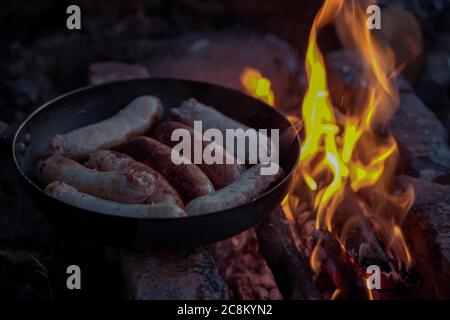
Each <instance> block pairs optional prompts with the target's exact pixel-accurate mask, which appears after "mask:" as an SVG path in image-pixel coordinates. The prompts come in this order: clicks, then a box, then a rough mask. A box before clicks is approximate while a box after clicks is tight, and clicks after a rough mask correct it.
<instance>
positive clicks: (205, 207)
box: [186, 163, 284, 216]
mask: <svg viewBox="0 0 450 320" xmlns="http://www.w3.org/2000/svg"><path fill="white" fill-rule="evenodd" d="M263 165H264V164H257V165H255V166H253V167H251V168H250V169H248V170H247V171H246V172H244V173H243V174H242V175H241V176H240V177H239V179H237V180H236V181H235V182H233V183H232V184H230V185H228V186H227V187H225V188H223V189H220V190H218V191H216V192H213V193H211V194H209V195H206V196H202V197H199V198H197V199H194V200H192V201H191V202H189V203H188V204H187V206H186V212H187V214H188V215H189V216H195V215H201V214H205V213H209V212H215V211H220V210H225V209H229V208H232V207H236V206H240V205H242V204H245V203H247V202H249V201H251V200H253V199H254V198H256V197H257V196H259V195H261V194H262V193H263V192H264V191H265V190H266V189H267V188H268V187H269V186H270V185H271V184H272V183H274V182H276V181H278V180H280V179H281V178H282V177H283V176H284V173H283V170H282V169H281V167H278V165H276V164H275V163H272V165H275V166H277V167H278V170H277V173H276V174H274V175H261V173H260V169H261V167H262V166H263Z"/></svg>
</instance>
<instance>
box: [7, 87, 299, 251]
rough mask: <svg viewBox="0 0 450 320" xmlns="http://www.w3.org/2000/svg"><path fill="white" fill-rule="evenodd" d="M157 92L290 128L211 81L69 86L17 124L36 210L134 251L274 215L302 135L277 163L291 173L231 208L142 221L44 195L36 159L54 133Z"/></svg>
mask: <svg viewBox="0 0 450 320" xmlns="http://www.w3.org/2000/svg"><path fill="white" fill-rule="evenodd" d="M144 94H145V95H154V96H157V97H159V98H160V99H161V101H162V103H163V105H164V106H165V115H164V116H165V118H167V117H168V114H169V109H170V108H172V107H177V106H179V105H180V103H181V102H182V101H183V100H185V99H188V98H190V97H194V98H196V99H198V100H199V101H201V102H203V103H205V104H207V105H210V106H213V107H215V108H217V109H218V110H219V111H220V112H222V113H224V114H226V115H228V116H230V117H232V118H234V119H236V120H238V121H240V122H242V123H244V124H246V125H248V126H250V127H253V128H255V129H260V128H265V129H272V128H273V129H280V132H283V131H284V130H286V129H288V128H289V127H290V124H289V122H288V120H286V118H284V117H283V116H282V115H281V114H280V113H279V112H277V111H276V110H275V109H274V108H271V107H269V106H268V105H266V104H264V103H263V102H260V101H259V100H257V99H254V98H251V97H249V96H247V95H245V94H242V93H240V92H237V91H234V90H231V89H227V88H224V87H220V86H217V85H212V84H208V83H202V82H196V81H187V80H173V79H139V80H129V81H120V82H114V83H108V84H105V85H100V86H92V87H87V88H82V89H79V90H75V91H72V92H70V93H67V94H65V95H63V96H61V97H58V98H56V99H54V100H52V101H50V102H48V103H46V104H45V105H43V106H42V107H40V108H39V109H38V110H36V111H35V112H34V113H33V114H32V115H30V116H29V117H28V119H26V120H25V122H24V123H23V124H22V125H21V126H20V128H19V129H18V131H17V133H16V135H15V137H14V141H13V156H14V161H15V164H16V166H17V169H18V171H19V173H20V177H21V180H22V181H23V182H24V185H25V187H26V188H27V189H28V190H29V191H30V193H31V196H32V199H33V201H34V202H35V204H36V205H37V206H38V208H39V209H40V210H41V211H42V212H43V213H45V214H46V215H47V216H48V217H49V220H50V222H51V223H52V224H53V225H54V226H55V227H57V228H59V231H63V233H66V234H71V235H74V236H76V237H82V238H83V240H95V241H100V242H101V243H104V244H109V245H114V246H119V247H123V248H126V249H133V250H138V251H139V250H148V249H153V250H155V249H161V250H170V249H187V248H192V247H195V246H198V245H203V244H208V243H212V242H215V241H219V240H222V239H225V238H228V237H231V236H233V235H235V234H237V233H240V232H242V231H243V230H245V229H248V228H250V227H252V226H253V225H255V224H256V223H258V222H259V221H260V220H262V219H263V218H265V217H266V216H267V215H269V214H270V213H271V212H272V211H273V210H274V209H275V208H276V207H277V206H278V205H279V204H280V202H281V201H282V199H283V198H284V197H285V195H286V193H287V191H288V187H289V184H290V182H291V181H292V177H293V174H294V171H295V167H296V164H297V159H298V155H299V152H300V147H299V141H298V139H297V138H296V137H295V138H293V139H290V140H289V139H288V140H286V139H285V140H283V143H282V144H281V146H280V165H281V167H282V168H283V169H284V171H285V173H286V177H285V178H284V179H283V180H282V181H281V182H279V183H278V184H277V185H276V186H274V187H273V188H271V189H270V190H268V191H267V192H266V193H264V194H263V195H262V196H260V197H258V198H257V199H255V200H253V201H251V202H249V203H247V204H245V205H242V206H237V207H234V208H231V209H228V210H223V211H220V212H214V213H210V214H205V215H200V216H193V217H183V218H177V219H137V218H127V217H117V216H109V215H105V214H100V213H96V212H91V211H87V210H83V209H80V208H77V207H74V206H70V205H67V204H65V203H63V202H60V201H58V200H56V199H54V198H52V197H50V196H48V195H47V194H45V193H44V191H43V189H42V185H41V184H40V183H39V182H38V181H37V179H36V176H35V167H36V163H37V160H38V159H39V157H41V156H42V155H43V154H45V152H46V148H47V146H48V144H49V141H50V139H51V138H52V137H53V136H54V135H55V134H57V133H65V132H68V131H71V130H73V129H76V128H79V127H82V126H85V125H87V124H91V123H94V122H97V121H100V120H103V119H105V118H108V117H110V116H112V115H114V114H116V113H117V112H118V110H119V109H122V108H124V107H125V106H126V105H127V103H128V102H130V101H131V100H132V99H133V98H135V97H136V96H139V95H144Z"/></svg>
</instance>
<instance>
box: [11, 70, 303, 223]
mask: <svg viewBox="0 0 450 320" xmlns="http://www.w3.org/2000/svg"><path fill="white" fill-rule="evenodd" d="M139 81H168V82H169V81H179V82H186V83H196V84H198V85H208V86H215V87H218V88H220V89H221V90H228V91H231V92H233V93H234V94H238V95H243V96H246V97H248V98H250V99H254V100H257V101H258V102H259V103H262V104H264V105H266V106H267V107H268V108H271V110H272V111H274V112H275V113H277V114H278V115H279V116H280V117H282V118H283V119H284V120H285V121H286V122H287V123H288V124H289V128H292V129H294V132H296V134H295V139H294V140H295V141H296V149H298V151H299V154H300V148H301V143H300V137H299V135H298V133H297V131H296V130H295V128H294V127H293V126H292V124H291V123H290V121H289V120H288V119H287V118H286V117H285V116H284V115H283V114H282V113H281V112H280V111H279V110H278V109H277V108H274V107H272V106H270V105H268V104H267V103H265V102H264V101H261V100H258V99H256V98H254V97H252V96H250V95H247V94H245V93H243V92H240V91H238V90H235V89H231V88H228V87H225V86H222V85H219V84H215V83H210V82H205V81H198V80H191V79H184V78H164V77H155V78H144V79H140V78H135V79H125V80H117V81H110V82H107V83H102V84H95V85H88V86H84V87H81V88H77V89H74V90H72V91H69V92H66V93H63V94H61V95H59V96H57V97H55V98H53V99H51V100H49V101H47V102H45V103H44V104H42V105H41V106H40V107H38V108H37V109H36V110H34V111H33V112H32V113H31V114H30V115H29V116H28V117H27V118H26V119H25V120H24V121H23V122H22V123H21V124H20V126H19V128H18V129H17V131H16V133H15V134H14V139H13V143H12V155H13V160H14V165H15V166H16V169H17V170H18V171H19V173H20V175H21V176H22V178H24V179H25V180H26V182H27V183H28V184H30V185H31V186H33V188H34V189H36V190H37V191H38V192H40V193H41V194H42V195H43V196H44V197H48V198H50V199H52V200H53V201H57V202H59V203H61V204H64V205H68V206H70V207H73V208H75V209H78V210H83V211H85V212H89V213H93V214H98V215H102V216H105V217H110V218H116V219H124V220H127V221H146V222H147V221H150V222H155V221H157V222H160V221H161V222H164V221H176V220H178V221H180V220H186V219H190V220H194V219H202V218H207V217H210V216H212V215H221V214H226V213H227V212H229V211H230V210H235V209H237V208H240V207H243V206H248V205H250V204H254V203H256V202H258V200H260V199H261V198H264V197H266V196H267V195H269V194H270V193H271V192H272V191H274V190H275V189H277V188H279V187H280V186H281V185H283V184H285V183H287V182H289V180H291V179H292V178H293V175H294V174H295V172H296V170H297V168H298V162H299V161H295V163H294V165H293V166H292V168H290V170H289V172H288V173H287V174H286V175H285V176H284V177H283V179H281V180H280V181H279V182H278V183H276V184H275V185H273V186H272V187H271V188H270V189H268V190H266V191H265V192H264V193H262V194H261V195H259V196H258V197H256V198H254V199H252V200H250V201H248V202H246V203H244V204H241V205H236V206H233V207H230V208H227V209H223V210H219V211H212V212H208V213H205V214H200V215H193V216H182V217H172V218H143V217H127V216H121V215H112V214H107V213H102V212H98V211H92V210H89V209H84V208H81V207H78V206H75V205H72V204H68V203H66V202H64V201H62V200H59V199H57V198H54V197H52V196H51V195H49V194H47V193H46V192H45V191H44V190H43V189H42V188H41V187H39V186H38V185H37V184H36V183H34V182H33V181H32V180H31V179H30V178H29V177H28V175H27V174H25V172H24V171H23V170H22V168H21V166H20V165H19V161H18V159H17V155H16V149H17V147H16V143H17V139H18V137H19V135H20V134H21V132H22V130H23V128H24V127H25V126H26V125H27V124H28V123H29V122H30V121H31V120H32V119H33V117H35V116H36V115H37V114H38V113H40V112H41V111H42V110H44V109H45V108H47V107H49V106H50V105H52V104H54V103H55V102H57V101H59V100H62V99H65V98H67V97H69V96H72V95H75V94H77V93H79V92H82V91H86V90H91V89H96V88H98V87H103V86H108V85H114V84H121V83H130V82H139ZM294 140H293V141H294Z"/></svg>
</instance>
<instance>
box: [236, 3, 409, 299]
mask: <svg viewBox="0 0 450 320" xmlns="http://www.w3.org/2000/svg"><path fill="white" fill-rule="evenodd" d="M366 20H367V16H366V14H365V11H364V10H363V8H362V7H361V6H360V5H359V4H357V3H355V2H353V1H342V0H328V1H325V3H324V4H323V6H322V8H321V9H320V11H319V12H318V13H317V15H316V17H315V19H314V22H313V25H312V28H311V32H310V35H309V40H308V47H307V51H306V58H305V68H306V74H307V79H308V89H307V91H306V94H305V96H304V100H303V103H302V106H301V109H300V114H290V115H289V116H290V119H291V121H292V122H293V125H294V126H295V127H298V128H300V129H299V134H300V135H301V137H302V145H301V154H300V155H299V167H298V173H297V177H296V180H295V182H294V186H293V187H292V190H291V191H290V193H289V195H288V196H287V197H286V199H285V200H284V203H283V210H284V213H285V215H286V217H287V218H288V219H290V220H292V221H295V222H296V223H297V229H298V230H299V231H300V232H299V233H300V237H301V239H300V242H299V243H300V250H301V251H302V252H303V253H304V254H305V255H306V256H309V259H310V264H311V268H312V269H313V271H314V273H315V277H316V280H317V281H322V280H324V279H322V278H327V279H326V280H325V281H328V282H330V283H332V285H333V286H334V287H335V289H334V291H332V293H331V295H328V296H329V297H331V298H332V299H336V298H340V297H343V298H355V297H359V298H361V297H362V296H361V294H362V292H363V291H364V285H365V284H366V283H367V290H366V295H367V298H368V299H374V298H382V297H377V296H374V295H373V293H372V290H371V289H372V288H373V287H371V285H372V284H371V283H369V282H368V281H369V280H368V279H367V280H366V278H367V277H368V275H370V274H371V272H366V268H368V267H370V266H375V267H378V268H379V269H380V270H383V275H384V278H383V283H384V284H385V283H386V282H389V281H391V282H394V283H396V285H403V284H404V280H405V277H406V275H405V274H407V273H408V271H410V270H412V268H413V265H414V260H413V257H412V256H411V254H410V252H409V249H408V246H407V245H406V243H405V240H404V237H403V233H402V227H401V226H402V222H403V219H404V217H405V215H406V214H407V213H408V211H409V209H410V208H411V206H412V204H413V202H414V190H413V189H412V188H411V187H409V188H407V189H406V190H404V191H402V192H399V191H398V190H396V186H395V175H396V170H397V167H398V146H397V142H396V141H395V139H394V137H393V136H392V134H391V133H390V132H389V130H388V128H387V125H388V122H389V120H390V119H391V117H392V115H393V114H394V112H395V111H396V108H397V107H398V103H399V99H398V89H397V85H396V78H395V77H396V75H397V74H398V73H399V70H397V69H396V67H395V66H396V64H395V60H394V59H395V57H394V56H393V52H392V50H390V48H388V47H384V46H383V45H381V44H380V43H378V42H377V40H376V39H375V38H374V36H372V34H371V32H370V30H369V29H368V28H367V26H366ZM333 22H334V23H336V24H339V27H340V29H341V30H343V31H344V32H346V33H347V34H348V35H349V40H350V41H351V43H352V44H353V45H354V49H355V50H356V51H357V53H358V55H359V57H360V58H361V59H362V61H364V63H365V64H366V65H367V66H368V68H367V72H364V74H362V75H361V77H362V78H363V79H364V81H366V82H367V87H368V90H365V91H364V92H357V93H355V95H356V96H358V97H359V99H358V100H350V99H348V97H345V96H344V94H345V93H339V92H334V93H333V94H332V93H331V92H330V89H329V85H328V77H327V72H326V67H325V62H324V57H323V54H322V52H321V50H320V48H319V45H318V42H317V37H318V34H319V32H320V30H321V29H322V28H323V27H324V26H326V25H327V24H329V23H333ZM241 81H242V83H243V86H244V88H245V89H246V91H247V92H249V93H250V94H252V95H254V96H255V97H257V98H259V99H261V100H263V101H265V102H267V103H268V104H270V105H273V102H274V97H273V93H272V92H271V91H270V81H269V80H268V79H266V78H265V77H263V76H262V75H261V74H260V73H259V71H257V70H253V69H246V70H245V71H244V72H243V74H242V77H241ZM361 91H362V90H361ZM332 95H333V96H334V97H336V96H337V97H339V96H340V95H342V96H341V98H342V99H341V100H340V103H339V104H336V103H335V101H333V99H332ZM311 219H314V220H315V226H314V231H313V232H312V234H311V231H312V229H309V231H310V232H308V233H306V235H305V233H304V232H302V229H303V228H307V225H308V222H309V220H311ZM305 225H306V226H305ZM352 273H353V274H352ZM355 281H356V283H355ZM352 282H353V283H352Z"/></svg>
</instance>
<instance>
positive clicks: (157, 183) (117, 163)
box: [85, 150, 184, 208]
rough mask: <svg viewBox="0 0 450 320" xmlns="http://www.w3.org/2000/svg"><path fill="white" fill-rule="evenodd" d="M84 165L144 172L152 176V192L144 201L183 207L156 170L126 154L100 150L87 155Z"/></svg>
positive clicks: (130, 172) (124, 171)
mask: <svg viewBox="0 0 450 320" xmlns="http://www.w3.org/2000/svg"><path fill="white" fill-rule="evenodd" d="M85 166H87V167H88V168H91V169H96V170H100V171H115V172H118V173H125V174H133V173H146V174H149V175H151V176H153V177H154V188H155V190H154V192H153V193H152V194H151V195H150V197H149V198H148V199H147V200H146V201H145V202H146V203H162V202H166V203H172V204H175V205H177V206H179V207H180V208H183V207H184V205H183V201H182V200H181V197H180V195H179V194H178V192H177V191H176V190H175V189H174V188H173V187H172V186H171V185H170V183H169V182H167V180H166V179H164V177H163V176H161V175H160V174H159V173H158V172H157V171H155V170H153V169H152V168H150V167H149V166H146V165H145V164H143V163H140V162H137V161H135V160H134V159H133V158H131V157H129V156H127V155H126V154H123V153H119V152H117V151H110V150H100V151H96V152H94V153H91V154H90V155H89V160H88V161H87V162H86V163H85Z"/></svg>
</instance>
